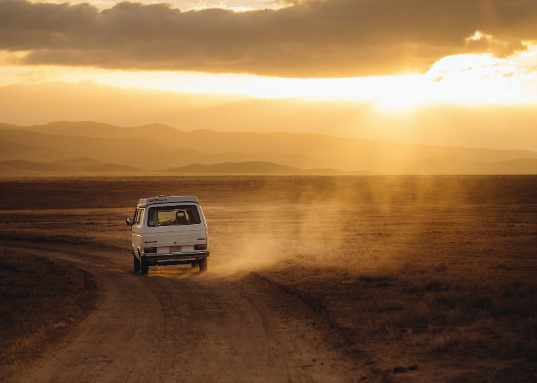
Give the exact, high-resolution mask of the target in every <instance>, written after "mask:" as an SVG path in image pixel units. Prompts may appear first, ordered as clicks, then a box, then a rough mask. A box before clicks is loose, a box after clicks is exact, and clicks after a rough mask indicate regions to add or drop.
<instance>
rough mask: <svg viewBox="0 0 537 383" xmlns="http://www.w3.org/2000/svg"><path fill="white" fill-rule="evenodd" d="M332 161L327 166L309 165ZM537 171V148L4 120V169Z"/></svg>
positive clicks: (0, 138) (0, 147) (0, 156)
mask: <svg viewBox="0 0 537 383" xmlns="http://www.w3.org/2000/svg"><path fill="white" fill-rule="evenodd" d="M312 169H327V170H312ZM337 172H343V173H350V174H354V173H367V174H369V173H379V174H537V152H532V151H524V150H493V149H479V148H456V147H441V146H432V145H417V144H408V143H399V142H391V141H380V140H368V139H356V138H345V137H336V136H330V135H323V134H313V133H312V134H307V133H243V132H220V131H211V130H194V131H189V132H186V131H181V130H178V129H175V128H172V127H169V126H165V125H161V124H151V125H143V126H136V127H118V126H114V125H109V124H102V123H96V122H91V121H85V122H54V123H50V124H45V125H35V126H14V125H8V124H0V174H2V175H39V174H44V175H46V174H63V173H82V174H101V173H102V174H111V173H114V174H118V173H119V174H122V173H124V174H133V173H144V174H147V173H155V174H162V173H163V174H170V173H173V174H193V173H199V174H311V173H337Z"/></svg>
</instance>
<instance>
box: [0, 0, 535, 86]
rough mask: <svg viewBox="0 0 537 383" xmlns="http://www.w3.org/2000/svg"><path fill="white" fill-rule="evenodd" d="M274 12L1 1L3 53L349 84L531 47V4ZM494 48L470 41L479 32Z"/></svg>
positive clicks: (359, 0) (331, 5) (397, 0)
mask: <svg viewBox="0 0 537 383" xmlns="http://www.w3.org/2000/svg"><path fill="white" fill-rule="evenodd" d="M285 1H286V2H287V3H289V4H293V5H292V6H289V7H287V8H283V9H280V10H263V11H254V12H247V13H233V12H231V11H227V10H222V9H207V10H202V11H190V12H181V11H179V10H177V9H173V8H171V7H169V6H166V5H163V4H159V5H141V4H136V3H120V4H117V5H116V6H114V7H113V8H110V9H107V10H102V11H99V10H97V9H96V8H94V7H92V6H90V5H76V6H70V5H67V4H60V5H53V4H39V3H38V4H33V3H29V2H26V1H19V0H3V1H1V0H0V49H3V50H9V51H30V54H29V55H28V56H27V58H26V59H25V60H26V61H25V63H26V64H60V65H92V66H97V67H105V68H140V69H167V70H199V71H209V72H244V73H257V74H264V75H278V76H352V75H371V74H388V73H396V72H400V71H407V70H414V71H415V70H419V71H423V70H426V69H427V68H428V67H429V65H431V64H432V63H433V62H434V61H436V60H437V59H439V58H441V57H443V56H446V55H450V54H456V53H465V52H483V51H492V52H493V53H496V54H498V55H504V54H508V53H510V52H513V51H514V50H517V49H521V48H522V45H521V41H522V40H537V2H536V1H535V0H517V1H512V0H496V1H493V0H450V1H431V0H326V1H322V0H307V1H293V0H285ZM477 30H479V31H481V32H483V33H486V34H490V35H493V36H494V40H493V41H492V40H491V41H484V40H482V41H479V42H477V43H468V42H466V41H465V40H466V38H467V37H469V36H471V35H473V34H474V32H475V31H477Z"/></svg>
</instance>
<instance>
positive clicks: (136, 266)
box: [132, 255, 141, 272]
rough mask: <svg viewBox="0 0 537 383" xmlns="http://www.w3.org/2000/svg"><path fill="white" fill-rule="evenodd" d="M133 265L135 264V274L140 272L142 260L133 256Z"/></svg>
mask: <svg viewBox="0 0 537 383" xmlns="http://www.w3.org/2000/svg"><path fill="white" fill-rule="evenodd" d="M132 263H133V266H134V271H135V272H139V271H140V267H141V266H140V260H139V259H138V258H136V256H135V255H133V256H132Z"/></svg>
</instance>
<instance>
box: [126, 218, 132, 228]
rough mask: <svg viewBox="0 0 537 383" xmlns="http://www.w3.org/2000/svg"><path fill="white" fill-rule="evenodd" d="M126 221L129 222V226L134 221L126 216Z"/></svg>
mask: <svg viewBox="0 0 537 383" xmlns="http://www.w3.org/2000/svg"><path fill="white" fill-rule="evenodd" d="M125 222H126V223H127V226H132V224H133V222H132V219H130V218H125Z"/></svg>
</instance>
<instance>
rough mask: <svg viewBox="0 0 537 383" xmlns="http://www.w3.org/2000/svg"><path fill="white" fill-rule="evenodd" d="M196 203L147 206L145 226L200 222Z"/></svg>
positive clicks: (194, 223)
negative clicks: (147, 212)
mask: <svg viewBox="0 0 537 383" xmlns="http://www.w3.org/2000/svg"><path fill="white" fill-rule="evenodd" d="M200 223H201V219H200V214H199V212H198V207H197V206H196V205H177V206H156V207H151V208H149V214H148V215H147V226H149V227H158V226H176V225H196V224H200Z"/></svg>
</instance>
